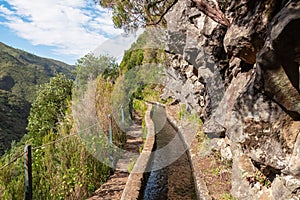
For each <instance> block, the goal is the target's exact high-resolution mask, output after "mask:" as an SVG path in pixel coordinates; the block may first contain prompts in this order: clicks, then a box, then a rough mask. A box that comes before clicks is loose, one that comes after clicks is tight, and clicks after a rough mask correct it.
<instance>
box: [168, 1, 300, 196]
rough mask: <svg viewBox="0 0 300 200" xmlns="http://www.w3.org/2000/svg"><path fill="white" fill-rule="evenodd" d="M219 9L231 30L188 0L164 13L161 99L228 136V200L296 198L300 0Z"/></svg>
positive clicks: (299, 186)
mask: <svg viewBox="0 0 300 200" xmlns="http://www.w3.org/2000/svg"><path fill="white" fill-rule="evenodd" d="M222 2H223V1H222ZM220 3H221V2H220ZM222 7H223V9H224V10H225V14H226V16H227V18H228V19H230V21H231V24H230V25H229V26H228V27H225V26H223V25H221V24H218V23H216V22H215V21H213V20H212V19H211V18H209V17H208V16H206V15H204V14H203V13H202V12H200V11H199V10H198V9H197V7H196V5H194V4H193V3H192V1H189V0H179V1H178V3H177V4H176V5H175V6H174V7H173V8H172V10H171V11H170V12H169V13H168V14H167V15H166V21H167V26H168V28H167V41H166V48H165V50H166V52H167V53H168V57H169V62H168V63H169V66H168V67H167V69H166V74H167V79H166V83H165V84H166V88H165V94H164V96H165V97H168V96H172V97H173V98H175V99H177V100H178V101H180V102H182V103H184V104H186V105H187V108H188V109H189V110H190V111H191V112H197V113H198V114H199V116H200V117H201V118H202V119H203V120H204V122H205V123H204V127H203V130H204V132H205V133H206V134H207V135H208V136H213V137H226V138H225V139H226V140H228V139H229V141H230V142H229V144H230V145H229V146H230V149H229V151H230V152H229V153H228V145H224V147H226V152H227V154H229V155H231V154H232V156H231V157H232V158H233V169H232V170H233V171H232V174H233V176H232V192H231V193H232V195H233V196H235V197H237V198H238V199H250V198H251V199H297V198H300V162H299V160H300V153H299V152H300V134H299V133H300V123H299V120H300V87H299V84H300V81H299V65H300V40H299V38H298V37H299V33H300V2H299V1H296V0H290V1H276V0H268V1H250V0H242V1H231V2H228V3H227V4H226V3H225V4H224V5H222ZM220 140H223V139H220ZM221 151H223V152H225V149H221ZM279 188H280V189H279Z"/></svg>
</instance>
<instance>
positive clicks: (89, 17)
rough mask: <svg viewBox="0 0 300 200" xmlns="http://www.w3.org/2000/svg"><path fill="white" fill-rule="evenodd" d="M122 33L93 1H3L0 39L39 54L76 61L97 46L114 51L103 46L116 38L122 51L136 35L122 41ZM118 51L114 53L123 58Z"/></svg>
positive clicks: (107, 46) (107, 13)
mask: <svg viewBox="0 0 300 200" xmlns="http://www.w3.org/2000/svg"><path fill="white" fill-rule="evenodd" d="M122 33H123V31H122V30H120V29H115V28H114V27H113V23H112V20H111V11H110V10H108V9H103V8H101V7H100V6H98V5H95V4H94V3H93V0H30V1H24V0H0V42H3V43H5V44H7V45H9V46H12V47H15V48H18V49H22V50H25V51H28V52H29V53H33V54H35V55H38V56H42V57H48V58H53V59H57V60H60V61H63V62H66V63H69V64H75V62H76V60H77V59H79V58H81V57H82V56H84V55H85V54H87V53H90V52H93V50H94V49H96V48H97V49H98V52H97V53H101V52H99V49H102V50H103V51H104V53H105V52H106V53H107V52H113V51H114V49H116V46H113V45H112V46H113V47H114V48H113V49H108V50H107V49H105V48H109V46H110V45H104V46H105V47H103V48H101V45H102V44H105V43H106V44H107V43H110V42H113V41H114V40H115V39H114V38H118V44H119V46H118V48H117V49H118V51H119V52H120V50H122V52H123V49H124V50H125V49H127V48H128V47H129V46H130V43H132V41H134V40H135V37H132V38H131V39H130V38H129V39H128V37H127V38H124V40H123V39H122V38H123V37H122V36H121V35H122ZM120 41H121V42H120ZM99 47H100V48H99ZM111 48H112V47H111ZM119 52H118V53H117V55H113V56H115V57H119V58H120V55H119V54H120V53H119Z"/></svg>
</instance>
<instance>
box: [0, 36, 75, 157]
mask: <svg viewBox="0 0 300 200" xmlns="http://www.w3.org/2000/svg"><path fill="white" fill-rule="evenodd" d="M73 69H74V66H72V65H68V64H66V63H63V62H60V61H57V60H53V59H48V58H42V57H39V56H36V55H33V54H31V53H28V52H26V51H23V50H20V49H15V48H13V47H10V46H8V45H6V44H4V43H2V42H0V155H2V154H3V153H4V151H5V150H6V149H8V148H10V145H11V142H12V141H13V140H16V141H19V140H20V139H21V137H22V136H23V135H24V134H25V133H26V126H27V117H28V115H29V111H30V106H31V103H32V102H33V101H34V100H35V98H36V91H37V88H38V87H37V86H38V85H40V84H43V83H46V82H48V81H49V79H50V78H51V77H53V76H55V74H57V73H63V74H65V75H67V76H68V77H70V78H72V77H73V75H72V70H73Z"/></svg>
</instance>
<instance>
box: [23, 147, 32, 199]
mask: <svg viewBox="0 0 300 200" xmlns="http://www.w3.org/2000/svg"><path fill="white" fill-rule="evenodd" d="M31 164H32V159H31V145H27V146H26V147H25V149H24V173H25V174H24V185H25V200H32V167H31Z"/></svg>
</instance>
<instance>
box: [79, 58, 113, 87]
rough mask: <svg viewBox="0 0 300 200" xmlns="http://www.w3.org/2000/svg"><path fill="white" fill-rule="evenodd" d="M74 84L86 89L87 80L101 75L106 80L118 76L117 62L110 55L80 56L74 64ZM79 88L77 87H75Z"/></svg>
mask: <svg viewBox="0 0 300 200" xmlns="http://www.w3.org/2000/svg"><path fill="white" fill-rule="evenodd" d="M76 67H77V69H76V70H77V73H76V86H77V87H82V89H83V90H85V89H86V85H87V83H88V81H90V80H95V79H96V78H97V77H98V76H99V75H102V76H103V77H104V78H105V79H106V80H114V79H115V78H116V77H118V64H117V62H116V59H115V58H114V57H112V56H107V55H100V56H98V57H96V56H95V55H94V54H91V53H90V54H87V55H85V56H84V57H82V58H80V59H79V60H78V61H77V64H76ZM77 89H79V88H77Z"/></svg>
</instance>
